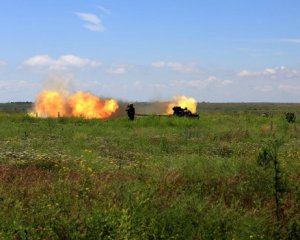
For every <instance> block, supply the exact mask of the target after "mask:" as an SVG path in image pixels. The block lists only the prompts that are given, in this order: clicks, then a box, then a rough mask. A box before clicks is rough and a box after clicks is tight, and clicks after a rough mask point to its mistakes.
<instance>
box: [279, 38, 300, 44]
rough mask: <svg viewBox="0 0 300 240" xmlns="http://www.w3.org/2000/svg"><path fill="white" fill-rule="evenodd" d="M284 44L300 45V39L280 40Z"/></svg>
mask: <svg viewBox="0 0 300 240" xmlns="http://www.w3.org/2000/svg"><path fill="white" fill-rule="evenodd" d="M279 41H280V42H283V43H294V44H300V38H283V39H280V40H279Z"/></svg>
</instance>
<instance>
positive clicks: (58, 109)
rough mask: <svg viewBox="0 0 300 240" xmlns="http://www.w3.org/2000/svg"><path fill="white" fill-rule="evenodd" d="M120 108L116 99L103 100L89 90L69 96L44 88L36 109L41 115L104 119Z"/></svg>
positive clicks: (37, 100) (38, 98)
mask: <svg viewBox="0 0 300 240" xmlns="http://www.w3.org/2000/svg"><path fill="white" fill-rule="evenodd" d="M118 108H119V105H118V103H117V101H116V100H114V99H110V100H102V99H100V98H98V97H97V96H94V95H92V94H91V93H87V92H81V91H78V92H76V93H75V94H74V95H70V96H68V95H67V94H65V93H63V92H59V91H52V90H44V91H42V92H41V93H40V94H39V95H38V96H37V99H36V102H35V106H34V111H35V112H36V114H37V115H38V116H39V117H53V118H56V117H59V116H64V117H83V118H86V119H92V118H101V119H103V118H108V117H110V116H111V115H112V114H113V113H114V112H116V111H117V109H118ZM30 115H31V116H32V115H33V113H30Z"/></svg>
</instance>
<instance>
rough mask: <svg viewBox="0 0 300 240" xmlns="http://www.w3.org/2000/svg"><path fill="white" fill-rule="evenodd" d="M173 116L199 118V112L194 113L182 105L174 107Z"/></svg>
mask: <svg viewBox="0 0 300 240" xmlns="http://www.w3.org/2000/svg"><path fill="white" fill-rule="evenodd" d="M173 116H177V117H192V118H199V114H197V113H192V112H191V111H190V110H188V109H187V108H182V107H180V106H175V107H173Z"/></svg>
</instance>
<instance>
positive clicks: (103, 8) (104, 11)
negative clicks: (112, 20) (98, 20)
mask: <svg viewBox="0 0 300 240" xmlns="http://www.w3.org/2000/svg"><path fill="white" fill-rule="evenodd" d="M97 8H98V9H100V10H101V11H102V12H103V13H105V14H107V15H110V14H111V11H110V10H109V9H107V8H105V7H103V6H100V5H99V6H98V7H97Z"/></svg>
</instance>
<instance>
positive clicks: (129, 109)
mask: <svg viewBox="0 0 300 240" xmlns="http://www.w3.org/2000/svg"><path fill="white" fill-rule="evenodd" d="M126 112H127V115H128V117H129V119H130V120H134V115H135V109H134V107H133V104H129V105H128V106H127V108H126Z"/></svg>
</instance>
